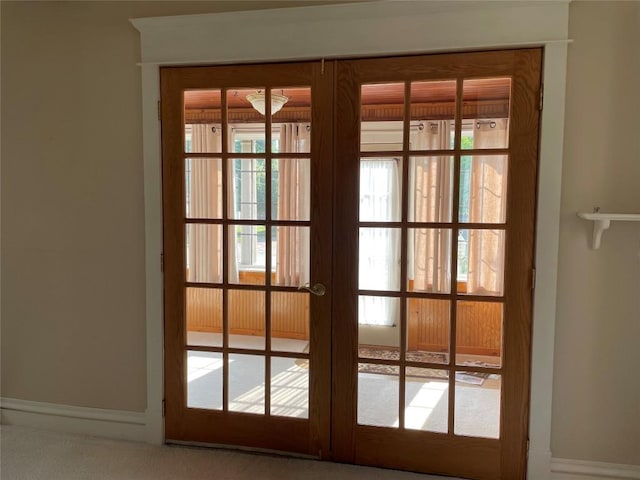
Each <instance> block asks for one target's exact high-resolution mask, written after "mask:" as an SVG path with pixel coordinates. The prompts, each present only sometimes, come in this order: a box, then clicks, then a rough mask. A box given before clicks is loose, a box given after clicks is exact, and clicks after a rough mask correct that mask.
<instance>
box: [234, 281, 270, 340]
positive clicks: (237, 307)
mask: <svg viewBox="0 0 640 480" xmlns="http://www.w3.org/2000/svg"><path fill="white" fill-rule="evenodd" d="M264 298H265V292H260V291H256V290H229V299H228V304H229V313H228V319H229V346H230V347H233V348H248V349H257V350H264V348H265V340H264V338H265V319H264V317H265V310H264Z"/></svg>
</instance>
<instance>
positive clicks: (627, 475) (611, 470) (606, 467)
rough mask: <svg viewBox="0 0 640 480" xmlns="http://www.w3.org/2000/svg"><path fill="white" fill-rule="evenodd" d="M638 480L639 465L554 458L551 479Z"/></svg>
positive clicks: (639, 473) (639, 476) (639, 474)
mask: <svg viewBox="0 0 640 480" xmlns="http://www.w3.org/2000/svg"><path fill="white" fill-rule="evenodd" d="M596 479H601V480H636V479H639V480H640V465H620V464H617V463H603V462H587V461H584V460H568V459H564V458H554V459H552V460H551V480H596Z"/></svg>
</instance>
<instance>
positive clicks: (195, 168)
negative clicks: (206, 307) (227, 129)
mask: <svg viewBox="0 0 640 480" xmlns="http://www.w3.org/2000/svg"><path fill="white" fill-rule="evenodd" d="M220 131H221V129H220V126H219V125H214V124H211V123H206V124H193V125H191V151H192V152H194V153H208V152H216V153H219V152H221V151H222V137H221V133H220ZM214 155H215V153H212V156H214ZM190 162H191V188H190V191H189V216H190V217H191V218H206V219H220V218H222V205H221V201H222V160H221V159H213V158H212V159H205V158H193V159H191V160H190ZM229 173H230V175H229V178H230V181H229V182H228V186H229V188H228V194H229V198H230V199H232V198H233V176H232V172H229ZM232 238H233V235H232V232H231V231H230V232H229V239H230V242H229V248H228V252H229V255H228V259H229V281H237V276H238V270H237V266H236V261H235V257H236V255H235V250H234V248H232V246H233V245H235V243H233V242H232V241H231V239H232ZM188 261H189V279H190V280H191V281H195V282H211V283H221V282H222V227H221V226H218V225H211V226H210V225H206V226H205V225H199V226H198V227H196V229H195V230H192V231H191V235H190V238H189V251H188Z"/></svg>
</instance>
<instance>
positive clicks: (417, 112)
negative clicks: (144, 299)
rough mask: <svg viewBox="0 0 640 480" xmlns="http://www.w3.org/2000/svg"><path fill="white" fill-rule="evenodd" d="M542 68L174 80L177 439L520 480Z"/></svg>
mask: <svg viewBox="0 0 640 480" xmlns="http://www.w3.org/2000/svg"><path fill="white" fill-rule="evenodd" d="M540 64H541V52H540V50H537V49H524V50H509V51H498V52H476V53H464V54H443V55H429V56H411V57H395V58H384V59H365V60H342V61H322V62H304V63H290V64H269V65H243V66H217V67H176V68H163V69H161V91H162V142H163V194H164V197H163V208H164V214H163V215H164V255H165V257H164V258H165V261H164V265H165V267H164V268H165V270H164V272H165V393H166V399H165V401H166V419H165V422H166V423H165V430H166V438H167V441H181V442H196V443H207V444H230V445H237V446H244V447H251V448H259V449H260V448H262V449H269V450H280V451H287V452H293V453H298V454H306V455H311V456H314V457H319V458H322V459H327V460H335V461H341V462H349V463H358V464H365V465H377V466H384V467H392V468H399V469H406V470H414V471H422V472H430V473H440V474H445V475H455V476H460V477H465V478H477V479H498V478H514V479H516V478H524V477H525V471H526V445H527V422H528V397H529V376H530V374H529V368H530V365H529V357H530V351H531V350H530V340H531V333H530V332H531V309H532V303H531V297H532V294H531V293H532V287H533V285H532V279H533V270H532V268H533V238H534V217H535V186H536V165H537V143H538V118H539V117H538V115H539V112H538V109H539V107H538V105H539V90H540Z"/></svg>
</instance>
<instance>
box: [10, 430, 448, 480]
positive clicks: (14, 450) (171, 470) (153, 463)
mask: <svg viewBox="0 0 640 480" xmlns="http://www.w3.org/2000/svg"><path fill="white" fill-rule="evenodd" d="M0 453H1V456H0V478H2V480H263V479H264V480H271V479H273V480H293V479H304V480H326V479H340V480H342V479H344V480H445V479H444V477H436V476H430V475H419V474H415V473H407V472H398V471H393V470H383V469H377V468H368V467H356V466H352V465H340V464H336V463H329V462H319V461H314V460H301V459H295V458H287V457H279V456H274V455H264V454H251V453H244V452H238V451H231V450H219V449H204V448H188V447H169V446H154V445H147V444H142V443H132V442H124V441H115V440H107V439H101V438H94V437H82V436H75V435H65V434H59V433H53V432H47V431H41V430H35V429H32V428H26V427H18V426H8V425H3V426H2V427H1V428H0ZM447 480H455V479H452V478H451V477H447Z"/></svg>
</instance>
